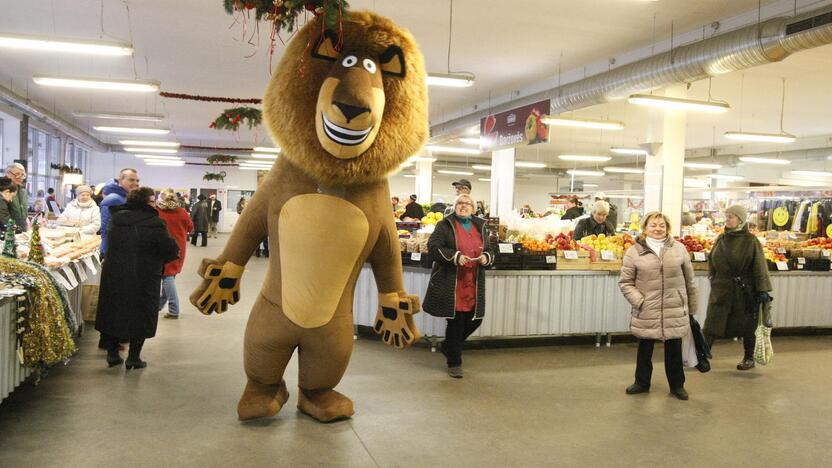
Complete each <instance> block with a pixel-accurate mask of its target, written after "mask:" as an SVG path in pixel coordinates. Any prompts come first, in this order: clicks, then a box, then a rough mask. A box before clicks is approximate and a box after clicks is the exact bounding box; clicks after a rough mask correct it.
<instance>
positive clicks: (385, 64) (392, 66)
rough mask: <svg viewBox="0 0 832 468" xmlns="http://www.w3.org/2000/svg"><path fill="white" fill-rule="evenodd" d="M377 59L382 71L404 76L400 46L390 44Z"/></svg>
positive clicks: (402, 54)
mask: <svg viewBox="0 0 832 468" xmlns="http://www.w3.org/2000/svg"><path fill="white" fill-rule="evenodd" d="M378 61H379V62H380V63H381V71H382V72H383V73H386V74H388V75H393V76H398V77H402V78H404V73H405V66H404V52H402V48H401V47H399V46H395V45H391V46H390V47H388V48H387V50H385V51H384V53H383V54H381V55H380V56H379V58H378Z"/></svg>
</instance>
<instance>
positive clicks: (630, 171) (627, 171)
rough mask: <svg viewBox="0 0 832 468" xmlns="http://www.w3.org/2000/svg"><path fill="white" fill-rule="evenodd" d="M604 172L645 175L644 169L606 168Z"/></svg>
mask: <svg viewBox="0 0 832 468" xmlns="http://www.w3.org/2000/svg"><path fill="white" fill-rule="evenodd" d="M604 172H619V173H622V174H644V169H636V168H634V167H615V166H611V167H605V168H604Z"/></svg>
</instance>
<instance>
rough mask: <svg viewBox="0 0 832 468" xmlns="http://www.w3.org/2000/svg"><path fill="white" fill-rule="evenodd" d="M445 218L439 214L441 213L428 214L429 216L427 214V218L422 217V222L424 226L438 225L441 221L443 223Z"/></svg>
mask: <svg viewBox="0 0 832 468" xmlns="http://www.w3.org/2000/svg"><path fill="white" fill-rule="evenodd" d="M444 217H445V216H444V215H443V214H442V213H439V212H436V213H428V214H426V215H425V216H423V217H422V219H421V221H422V224H436V223H438V222H439V221H442V219H443V218H444Z"/></svg>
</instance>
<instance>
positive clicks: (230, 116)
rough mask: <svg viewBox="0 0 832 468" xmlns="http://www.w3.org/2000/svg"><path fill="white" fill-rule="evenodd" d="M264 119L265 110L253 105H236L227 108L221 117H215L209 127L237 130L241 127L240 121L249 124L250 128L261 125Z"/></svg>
mask: <svg viewBox="0 0 832 468" xmlns="http://www.w3.org/2000/svg"><path fill="white" fill-rule="evenodd" d="M262 121H263V111H261V110H260V109H255V108H253V107H235V108H233V109H226V110H224V111H223V113H222V114H220V116H219V117H217V118H216V119H214V121H213V122H211V125H209V126H208V127H209V128H215V129H217V130H231V131H232V132H236V131H237V130H239V129H240V122H244V123H245V124H246V125H248V129H249V130H251V129H252V128H254V127H256V126H258V125H260V122H262Z"/></svg>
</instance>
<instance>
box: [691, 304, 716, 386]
mask: <svg viewBox="0 0 832 468" xmlns="http://www.w3.org/2000/svg"><path fill="white" fill-rule="evenodd" d="M688 318H689V319H690V333H691V335H693V343H694V345H696V360H697V361H699V363H698V364H697V365H696V369H697V370H698V371H699V372H702V373H705V372H708V371H710V370H711V363H710V361H708V360H709V359H710V358H711V347H710V346H708V341H707V340H706V339H705V335H704V334H703V333H702V327H700V326H699V322H697V321H696V319H695V318H693V316H692V315H688Z"/></svg>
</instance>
